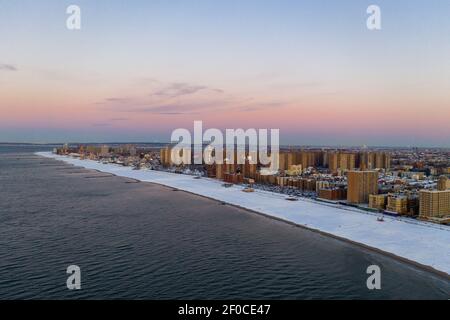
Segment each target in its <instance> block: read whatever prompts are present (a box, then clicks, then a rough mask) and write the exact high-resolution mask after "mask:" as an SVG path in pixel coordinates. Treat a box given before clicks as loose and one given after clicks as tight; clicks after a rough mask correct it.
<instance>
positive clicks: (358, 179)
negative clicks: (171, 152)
mask: <svg viewBox="0 0 450 320" xmlns="http://www.w3.org/2000/svg"><path fill="white" fill-rule="evenodd" d="M347 181H348V191H347V201H348V202H349V203H368V202H369V195H371V194H377V193H378V172H377V171H349V172H348V173H347Z"/></svg>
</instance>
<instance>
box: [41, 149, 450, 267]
mask: <svg viewBox="0 0 450 320" xmlns="http://www.w3.org/2000/svg"><path fill="white" fill-rule="evenodd" d="M36 154H37V155H40V156H43V157H47V158H54V159H56V160H62V161H64V162H66V163H69V164H72V165H76V166H80V167H84V168H86V169H94V170H98V171H102V172H107V173H111V174H115V175H117V176H122V177H128V178H132V179H136V180H139V181H143V182H152V183H157V184H161V185H165V186H168V187H172V188H177V189H180V190H183V191H187V192H191V193H194V194H197V195H201V196H205V197H209V198H212V199H216V200H218V201H222V202H226V203H229V204H231V205H235V206H239V207H242V208H245V209H249V210H252V211H255V212H259V213H261V214H265V215H267V216H271V217H274V218H277V219H282V220H285V221H288V222H290V223H294V224H296V225H299V226H303V227H306V228H309V229H313V230H316V231H320V232H323V233H325V234H329V235H331V236H334V237H338V238H342V239H346V240H349V241H352V242H355V243H358V244H361V245H364V246H367V247H370V248H373V249H377V250H380V251H383V252H386V253H388V254H391V255H394V256H397V257H399V258H402V259H406V260H408V261H411V262H413V263H416V264H419V265H422V266H426V267H429V268H432V269H434V270H436V271H439V272H440V273H444V274H447V275H450V227H448V226H440V225H435V224H431V223H425V222H420V221H414V220H409V219H403V218H395V217H385V218H384V221H383V222H379V221H377V217H376V215H374V214H371V213H368V212H365V211H362V210H358V209H355V208H348V207H343V206H339V205H333V204H327V203H320V202H317V201H314V200H310V199H299V201H286V196H285V195H282V194H277V193H272V192H266V191H259V190H257V191H256V192H252V193H245V192H242V189H243V187H242V186H232V187H230V188H224V187H223V186H222V182H221V181H218V180H214V179H208V178H201V179H194V178H193V177H192V176H188V175H181V174H174V173H168V172H161V171H151V170H133V169H132V168H131V167H124V166H119V165H114V164H102V163H99V162H97V161H91V160H80V159H76V158H71V157H66V156H59V155H55V154H53V153H51V152H38V153H36Z"/></svg>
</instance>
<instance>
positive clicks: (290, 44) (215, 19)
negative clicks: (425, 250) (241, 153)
mask: <svg viewBox="0 0 450 320" xmlns="http://www.w3.org/2000/svg"><path fill="white" fill-rule="evenodd" d="M431 3H432V5H431ZM72 4H75V5H78V6H79V7H80V9H81V30H69V29H67V27H66V20H67V18H68V17H69V15H68V14H67V13H66V8H67V7H68V6H69V5H72ZM371 4H375V5H378V6H379V7H380V9H381V30H369V29H368V28H367V26H366V20H367V18H368V17H369V14H367V12H366V9H367V7H368V6H369V5H371ZM449 17H450V2H449V1H444V0H442V1H438V0H436V1H432V2H430V1H425V0H423V1H418V0H396V1H385V0H371V1H365V0H342V1H336V0H327V1H325V0H308V1H301V0H295V1H294V0H292V1H291V0H246V1H242V0H227V1H224V0H222V1H219V0H171V1H167V0H148V1H138V0H126V1H122V0H71V1H65V0H52V1H50V0H41V1H36V0H31V1H28V0H0V142H110V141H116V142H127V141H135V142H154V141H160V142H165V141H169V140H170V135H171V132H172V131H173V130H174V129H176V128H187V129H189V130H191V131H192V130H193V121H194V120H201V121H203V127H204V128H205V129H206V128H219V129H225V128H233V129H234V128H243V129H248V128H255V129H263V128H267V129H271V128H277V129H280V139H281V143H282V144H295V145H337V146H340V145H355V146H358V145H369V146H370V145H372V146H441V147H450V125H449V123H450V90H449V89H450V60H449V57H450V19H449Z"/></svg>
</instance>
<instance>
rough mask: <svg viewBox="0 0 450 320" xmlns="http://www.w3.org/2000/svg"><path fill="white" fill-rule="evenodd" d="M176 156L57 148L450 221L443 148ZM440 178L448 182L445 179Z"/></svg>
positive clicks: (128, 148)
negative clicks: (271, 161)
mask: <svg viewBox="0 0 450 320" xmlns="http://www.w3.org/2000/svg"><path fill="white" fill-rule="evenodd" d="M172 151H173V150H172V148H171V146H166V147H164V148H162V149H155V150H148V149H142V148H136V146H134V145H117V146H115V147H109V146H106V145H86V146H83V145H81V146H77V147H71V148H69V146H67V145H66V146H64V147H63V148H60V149H58V150H56V152H58V153H60V154H71V155H73V156H76V157H80V158H82V159H91V160H98V161H102V162H108V163H116V164H121V165H130V166H134V167H136V168H137V169H142V168H148V169H154V170H165V171H171V172H178V173H188V174H193V173H195V174H198V175H204V176H207V177H210V178H216V179H220V180H223V181H224V182H228V183H234V184H241V183H242V184H248V185H251V186H254V187H258V188H263V189H267V190H269V191H274V192H283V193H287V194H290V195H297V196H308V197H312V198H315V199H317V200H322V201H331V202H335V203H342V204H346V205H351V206H358V207H360V208H363V209H365V210H372V211H380V212H386V213H389V214H398V215H407V216H412V217H419V218H421V219H427V220H430V221H434V222H438V223H448V222H450V221H449V217H450V182H449V179H448V176H449V174H450V166H449V163H448V160H449V157H448V156H447V155H446V154H444V155H442V154H441V153H436V152H435V151H431V152H430V153H431V154H432V156H430V153H428V152H420V153H417V152H414V153H410V152H411V151H410V150H406V151H404V152H399V151H389V152H388V151H379V150H310V149H304V150H298V149H289V150H281V151H280V153H279V156H278V164H279V167H278V168H277V170H274V168H271V167H270V166H265V165H262V164H261V163H260V161H259V159H258V154H256V153H253V152H248V151H245V152H244V151H242V150H240V152H237V150H236V149H235V150H232V153H230V152H227V150H224V152H223V163H222V164H217V163H213V162H212V161H210V160H211V159H206V160H207V161H203V160H205V159H201V161H200V164H192V163H194V162H198V159H195V158H194V154H193V152H190V150H189V149H188V150H187V151H181V152H180V153H179V157H180V159H181V162H180V163H179V164H178V165H175V164H174V161H173V160H172V159H173V157H172ZM183 152H184V153H183ZM392 155H393V156H392ZM214 156H215V153H214V151H213V152H212V153H211V154H209V157H214ZM255 159H256V161H255ZM445 159H447V162H446V160H445ZM196 160H197V161H196ZM238 160H240V161H238ZM252 160H253V161H252ZM205 162H206V163H212V164H206V163H205ZM435 174H441V177H440V178H439V179H438V178H437V176H436V175H435Z"/></svg>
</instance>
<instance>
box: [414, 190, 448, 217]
mask: <svg viewBox="0 0 450 320" xmlns="http://www.w3.org/2000/svg"><path fill="white" fill-rule="evenodd" d="M419 215H420V216H421V217H422V218H433V217H439V218H440V217H444V216H447V215H450V190H445V191H440V190H420V193H419Z"/></svg>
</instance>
